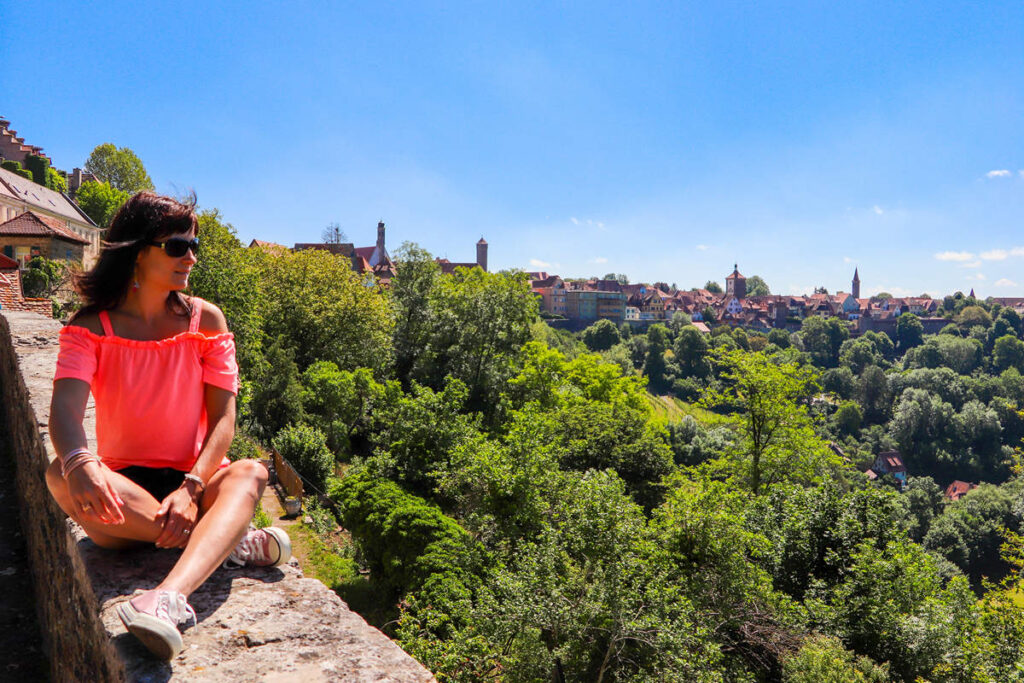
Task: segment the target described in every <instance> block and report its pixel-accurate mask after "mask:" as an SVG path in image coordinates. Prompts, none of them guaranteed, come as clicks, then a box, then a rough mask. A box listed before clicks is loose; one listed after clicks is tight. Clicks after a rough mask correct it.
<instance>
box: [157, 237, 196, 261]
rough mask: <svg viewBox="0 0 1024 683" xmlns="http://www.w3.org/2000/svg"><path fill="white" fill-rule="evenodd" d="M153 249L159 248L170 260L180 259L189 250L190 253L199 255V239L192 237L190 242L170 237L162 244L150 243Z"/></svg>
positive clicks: (182, 238) (181, 238)
mask: <svg viewBox="0 0 1024 683" xmlns="http://www.w3.org/2000/svg"><path fill="white" fill-rule="evenodd" d="M150 244H152V245H153V246H154V247H160V248H161V249H163V250H164V253H165V254H167V255H168V256H170V257H172V258H181V257H182V256H184V255H185V253H186V252H188V250H189V249H191V250H192V253H193V254H195V255H197V256H198V255H199V238H198V237H193V238H192V239H190V240H187V239H185V238H184V237H172V238H170V239H168V240H164V241H163V242H150Z"/></svg>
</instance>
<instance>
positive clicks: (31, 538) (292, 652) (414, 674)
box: [0, 311, 433, 683]
mask: <svg viewBox="0 0 1024 683" xmlns="http://www.w3.org/2000/svg"><path fill="white" fill-rule="evenodd" d="M59 329H60V325H59V323H56V322H54V321H53V320H49V319H47V318H44V317H42V316H38V315H35V314H30V313H16V312H6V311H5V312H2V313H0V390H2V392H3V402H2V409H3V411H4V414H3V415H2V421H0V424H3V425H5V426H9V427H10V428H9V429H8V430H6V431H8V432H9V437H8V436H7V435H3V434H0V438H10V440H11V446H12V450H13V451H14V454H15V458H16V460H17V473H16V476H17V482H18V490H19V496H20V504H21V506H22V510H25V511H26V514H24V515H23V520H24V524H25V529H24V534H25V537H26V540H27V545H28V547H29V560H30V565H31V569H32V574H33V579H34V583H35V586H36V591H37V594H38V595H39V604H38V611H39V614H40V628H41V630H42V631H43V638H44V639H45V640H46V646H47V650H48V655H49V657H50V662H51V672H52V678H53V680H55V681H84V680H88V681H117V680H132V681H168V680H189V681H193V680H195V681H302V682H303V683H308V682H312V681H431V680H433V677H432V676H431V675H430V673H429V672H427V671H426V670H425V669H424V668H423V667H422V666H420V665H419V664H418V663H417V662H416V661H415V660H413V659H412V658H411V657H409V656H408V655H406V654H405V653H404V652H403V651H402V650H401V649H400V648H399V647H398V646H397V645H395V644H394V643H393V642H392V641H390V640H389V639H388V638H387V637H386V636H385V635H384V634H383V633H381V632H380V631H378V630H377V629H375V628H373V627H371V626H369V625H368V624H367V623H366V622H365V621H364V620H363V619H362V618H361V617H360V616H359V615H357V614H355V613H354V612H352V611H351V610H349V609H348V607H347V606H346V605H345V604H344V603H343V602H342V601H341V600H340V599H339V598H338V596H337V595H335V594H334V593H333V592H332V591H330V590H328V589H327V587H325V586H324V585H323V584H322V583H320V582H319V581H316V580H314V579H307V578H304V577H303V575H302V571H301V570H300V569H299V567H298V566H297V565H296V564H295V561H294V560H292V563H291V564H288V565H284V566H282V567H280V568H273V569H266V568H265V569H251V568H247V569H244V570H237V571H227V570H218V571H217V572H215V573H214V575H213V576H212V577H211V578H210V579H209V580H208V581H207V582H206V583H205V584H204V585H203V586H202V587H201V588H200V589H199V590H198V591H196V593H194V594H193V595H192V597H191V602H192V605H193V607H194V608H195V610H196V612H197V614H198V617H199V624H198V626H196V627H193V628H190V629H187V630H186V631H185V634H184V639H185V649H184V650H183V652H182V653H181V654H180V655H178V657H176V658H175V659H174V660H172V661H171V662H169V663H167V662H160V661H156V660H154V659H152V657H150V655H149V654H148V652H147V651H146V650H145V649H144V648H143V647H142V646H141V645H140V644H139V643H138V642H136V641H135V639H134V638H133V637H131V636H130V635H128V634H127V633H126V632H125V630H124V628H123V626H122V625H121V623H120V620H119V619H118V618H117V615H116V607H117V605H118V604H119V603H120V602H122V601H124V600H127V599H128V598H129V597H130V596H131V594H132V592H133V591H134V590H135V589H138V588H142V589H146V588H152V587H153V586H155V585H156V584H157V583H158V582H159V580H160V578H162V577H163V576H164V575H165V574H166V572H167V571H168V570H169V569H170V567H171V566H172V565H173V564H174V562H175V560H176V558H177V556H178V553H177V551H168V550H157V549H154V548H141V549H139V550H134V551H130V552H112V551H106V550H103V549H101V548H98V547H97V546H96V545H94V544H93V543H92V542H91V541H89V540H88V539H87V538H86V537H85V536H84V534H83V533H82V531H81V529H80V528H79V527H78V526H77V525H75V524H74V523H72V522H70V521H69V520H68V519H67V518H66V517H65V516H64V514H63V513H62V512H61V511H60V509H59V508H58V507H57V506H56V504H55V503H54V502H53V501H52V499H51V497H50V495H49V493H48V492H47V490H46V485H45V483H44V480H43V472H44V471H45V468H46V466H47V464H48V462H49V460H50V458H52V457H53V453H52V447H51V446H50V445H49V439H48V438H47V428H46V424H47V422H48V416H49V397H50V386H51V379H52V377H53V368H54V364H55V361H56V354H57V348H58V344H57V333H58V331H59ZM93 415H94V410H93V407H92V405H91V404H90V406H89V408H88V409H87V411H86V431H87V433H88V434H90V440H92V439H91V435H92V434H93V433H94V425H93V424H92V419H93Z"/></svg>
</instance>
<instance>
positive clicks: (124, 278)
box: [46, 192, 291, 659]
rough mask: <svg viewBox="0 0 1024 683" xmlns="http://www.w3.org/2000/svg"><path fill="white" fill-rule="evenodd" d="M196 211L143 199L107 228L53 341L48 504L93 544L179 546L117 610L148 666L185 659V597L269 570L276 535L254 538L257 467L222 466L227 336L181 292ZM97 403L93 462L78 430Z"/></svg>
mask: <svg viewBox="0 0 1024 683" xmlns="http://www.w3.org/2000/svg"><path fill="white" fill-rule="evenodd" d="M197 228H198V221H197V219H196V215H195V211H194V202H190V203H182V202H179V201H176V200H174V199H170V198H168V197H162V196H159V195H156V194H153V193H151V192H141V193H139V194H137V195H135V196H134V197H132V198H131V199H129V200H128V202H126V203H125V205H124V206H123V207H122V208H121V210H120V211H119V212H118V213H117V215H116V216H115V217H114V220H113V222H112V223H111V226H110V231H109V234H108V236H107V238H108V241H107V244H106V245H105V247H104V250H103V252H102V253H101V255H100V258H99V261H98V262H97V264H96V266H95V267H94V268H93V269H92V270H91V271H89V272H88V273H86V274H85V275H83V276H82V277H81V278H80V279H79V282H78V286H79V291H80V293H81V295H82V297H83V299H84V300H85V304H86V305H85V306H84V308H82V310H81V311H80V312H79V313H78V314H77V315H76V316H75V317H74V318H73V319H72V320H71V322H70V323H69V324H68V325H67V326H66V327H65V328H64V329H63V330H61V336H60V355H59V357H58V359H57V371H56V374H55V377H54V385H53V403H52V405H51V410H50V437H51V439H52V440H53V445H54V448H55V449H56V452H57V454H58V456H59V457H58V458H57V459H55V460H54V462H53V463H52V464H51V465H50V468H49V469H48V470H47V472H46V481H47V484H48V485H49V488H50V491H51V492H52V493H53V496H54V498H56V500H57V503H58V504H59V505H60V507H61V508H62V509H63V510H64V512H66V513H67V514H68V515H69V516H70V517H71V518H72V519H73V520H75V521H76V522H78V523H79V524H80V525H81V526H82V528H83V529H84V530H85V533H87V534H88V535H89V538H91V539H92V540H93V541H94V542H95V543H96V544H97V545H99V546H102V547H104V548H112V549H119V548H126V547H129V546H133V545H137V544H138V543H140V542H143V543H154V544H156V546H157V547H159V548H183V549H184V550H183V552H182V553H181V557H180V559H178V561H177V563H176V564H175V565H174V568H173V569H172V570H171V572H170V573H169V574H168V575H167V576H166V577H165V578H164V579H163V581H161V582H160V583H159V585H157V586H156V588H154V589H152V590H149V591H144V592H143V591H138V592H137V593H136V595H135V597H133V598H132V599H131V600H128V601H125V602H124V603H122V604H121V605H120V606H119V607H118V613H119V615H120V617H121V620H122V621H123V622H124V624H125V626H126V627H127V629H128V630H129V631H130V632H131V633H133V634H134V635H135V636H136V637H137V638H139V639H140V640H141V641H142V642H143V643H144V644H145V645H146V647H148V648H149V649H150V650H151V651H152V652H153V653H154V654H156V655H158V656H160V657H163V658H165V659H170V658H171V657H173V656H174V655H175V654H177V653H178V652H179V651H180V650H181V648H182V641H181V634H180V633H179V631H178V625H179V624H181V623H183V622H186V621H187V620H188V619H189V618H191V619H192V620H193V622H194V621H195V612H194V611H193V610H192V608H191V607H190V606H189V604H188V602H187V597H188V596H189V595H190V594H191V593H192V592H193V591H194V590H195V589H196V588H198V587H199V585H200V584H202V583H203V582H204V581H205V580H206V579H207V578H208V577H209V576H210V575H211V574H212V573H213V572H214V570H215V569H217V567H218V566H219V565H221V564H222V563H227V562H234V563H236V564H249V565H258V566H277V565H279V564H281V563H283V562H286V561H287V560H288V558H289V557H290V555H291V544H290V543H289V540H288V535H287V534H286V533H285V532H284V531H283V530H281V529H277V528H273V527H271V528H268V529H261V530H256V529H253V528H251V527H250V521H251V520H252V516H253V510H254V508H255V506H256V503H257V501H259V500H260V496H261V495H262V493H263V489H264V487H265V486H266V483H267V471H266V469H265V468H264V467H263V466H262V465H260V464H259V463H258V462H256V461H252V460H242V461H238V462H234V463H228V461H227V460H226V459H225V457H224V455H225V453H227V450H228V446H229V445H230V444H231V439H232V436H233V435H234V430H235V394H236V392H237V390H238V366H237V365H236V363H235V346H234V337H233V336H232V334H231V333H230V332H229V331H228V327H227V322H226V321H225V319H224V314H223V313H222V312H221V311H220V309H219V308H217V307H216V306H214V305H213V304H211V303H208V302H206V301H203V300H202V299H199V298H196V297H188V296H185V295H183V294H182V293H181V290H183V289H185V287H186V286H187V285H188V277H189V272H190V271H191V269H192V267H193V266H194V265H195V264H196V251H197V249H198V245H199V241H198V239H197V238H196V230H197ZM90 390H91V391H92V393H93V396H94V398H95V401H96V447H97V454H96V455H93V454H92V453H91V452H90V451H89V450H88V444H87V442H86V435H85V430H84V428H83V425H82V420H83V417H84V415H85V409H86V402H87V401H88V398H89V392H90Z"/></svg>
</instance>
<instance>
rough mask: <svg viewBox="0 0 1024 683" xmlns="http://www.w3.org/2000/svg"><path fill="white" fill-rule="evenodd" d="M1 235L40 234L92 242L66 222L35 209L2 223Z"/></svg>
mask: <svg viewBox="0 0 1024 683" xmlns="http://www.w3.org/2000/svg"><path fill="white" fill-rule="evenodd" d="M0 235H11V236H18V237H22V236H25V237H32V236H36V235H38V236H40V237H49V238H56V239H60V240H64V241H65V242H75V243H77V244H92V242H90V241H89V240H87V239H85V238H84V237H79V236H78V235H76V234H75V233H73V232H71V231H70V230H68V229H67V228H66V227H64V224H62V223H61V222H60V221H59V220H57V219H56V218H51V217H50V216H44V215H42V214H39V213H36V212H35V211H26V212H25V213H21V214H18V215H17V216H15V217H14V218H12V219H11V220H9V221H7V222H6V223H0Z"/></svg>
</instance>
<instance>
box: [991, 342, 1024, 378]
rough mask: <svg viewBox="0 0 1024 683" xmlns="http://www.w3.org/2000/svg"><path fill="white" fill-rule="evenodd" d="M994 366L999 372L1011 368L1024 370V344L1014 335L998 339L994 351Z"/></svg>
mask: <svg viewBox="0 0 1024 683" xmlns="http://www.w3.org/2000/svg"><path fill="white" fill-rule="evenodd" d="M992 365H994V366H995V369H996V371H998V372H1002V371H1003V370H1007V369H1009V368H1017V370H1018V371H1022V370H1024V342H1022V341H1021V340H1020V339H1018V338H1017V337H1016V336H1014V335H1012V334H1007V335H1003V336H1002V337H999V338H998V339H996V343H995V346H994V347H993V350H992Z"/></svg>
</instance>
